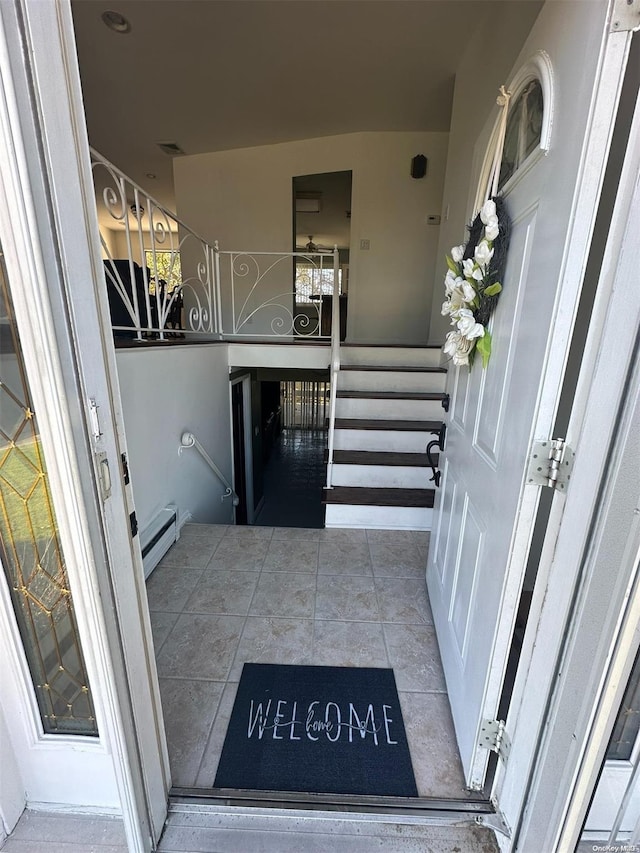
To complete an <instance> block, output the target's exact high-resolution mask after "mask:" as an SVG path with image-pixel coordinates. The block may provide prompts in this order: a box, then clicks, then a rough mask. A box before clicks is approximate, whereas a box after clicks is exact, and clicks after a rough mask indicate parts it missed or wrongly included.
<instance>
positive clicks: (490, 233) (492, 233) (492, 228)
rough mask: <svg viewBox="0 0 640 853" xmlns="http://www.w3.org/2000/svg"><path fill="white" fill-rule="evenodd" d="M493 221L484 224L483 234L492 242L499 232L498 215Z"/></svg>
mask: <svg viewBox="0 0 640 853" xmlns="http://www.w3.org/2000/svg"><path fill="white" fill-rule="evenodd" d="M495 220H496V221H495V222H493V221H492V222H491V224H489V225H486V226H485V229H484V234H485V237H486V238H487V240H491V242H493V241H494V240H495V239H496V237H497V236H498V234H499V233H500V229H499V228H498V217H497V216H496V217H495Z"/></svg>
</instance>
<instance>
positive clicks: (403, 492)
mask: <svg viewBox="0 0 640 853" xmlns="http://www.w3.org/2000/svg"><path fill="white" fill-rule="evenodd" d="M434 498H435V490H434V489H387V488H383V489H373V488H364V487H362V486H334V487H333V489H325V490H324V498H323V502H324V503H329V504H350V505H356V506H401V507H427V508H429V507H432V506H433V501H434Z"/></svg>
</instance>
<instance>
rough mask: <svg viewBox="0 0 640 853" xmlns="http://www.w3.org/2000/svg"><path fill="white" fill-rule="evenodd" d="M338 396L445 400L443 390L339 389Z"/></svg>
mask: <svg viewBox="0 0 640 853" xmlns="http://www.w3.org/2000/svg"><path fill="white" fill-rule="evenodd" d="M336 396H337V397H340V398H343V399H355V400H444V398H445V397H446V396H447V395H446V394H445V393H444V392H442V391H338V392H337V394H336Z"/></svg>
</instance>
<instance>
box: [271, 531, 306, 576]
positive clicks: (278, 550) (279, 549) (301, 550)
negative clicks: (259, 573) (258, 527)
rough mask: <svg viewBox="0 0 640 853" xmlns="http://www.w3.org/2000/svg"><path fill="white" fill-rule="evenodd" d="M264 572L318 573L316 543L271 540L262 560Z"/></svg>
mask: <svg viewBox="0 0 640 853" xmlns="http://www.w3.org/2000/svg"><path fill="white" fill-rule="evenodd" d="M262 568H263V570H264V571H265V572H311V573H313V574H315V573H316V572H317V571H318V543H317V542H309V541H304V540H298V539H296V540H272V541H271V542H270V543H269V550H268V551H267V556H266V557H265V559H264V564H263V567H262Z"/></svg>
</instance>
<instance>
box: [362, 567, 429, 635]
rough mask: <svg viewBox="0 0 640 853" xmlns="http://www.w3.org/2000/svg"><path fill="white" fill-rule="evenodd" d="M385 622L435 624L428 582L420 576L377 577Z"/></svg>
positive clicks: (379, 603)
mask: <svg viewBox="0 0 640 853" xmlns="http://www.w3.org/2000/svg"><path fill="white" fill-rule="evenodd" d="M375 585H376V592H377V593H378V607H379V608H380V617H381V619H382V621H383V622H400V623H405V624H430V625H431V624H433V616H432V614H431V607H430V605H429V599H428V597H427V582H426V580H421V579H419V578H378V577H377V578H376V579H375Z"/></svg>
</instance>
